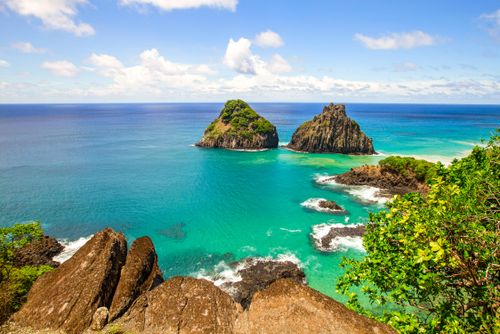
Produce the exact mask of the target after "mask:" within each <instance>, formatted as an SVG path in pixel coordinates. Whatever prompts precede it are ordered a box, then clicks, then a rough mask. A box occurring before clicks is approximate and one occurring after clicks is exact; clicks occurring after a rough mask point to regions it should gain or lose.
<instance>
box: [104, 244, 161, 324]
mask: <svg viewBox="0 0 500 334" xmlns="http://www.w3.org/2000/svg"><path fill="white" fill-rule="evenodd" d="M162 282H163V276H162V273H161V270H160V268H159V267H158V255H157V254H156V251H155V248H154V246H153V242H152V241H151V239H150V238H149V237H141V238H138V239H136V240H135V241H134V242H133V243H132V246H131V247H130V250H129V251H128V254H127V259H126V261H125V265H124V266H123V267H122V269H121V275H120V280H119V282H118V286H117V288H116V291H115V294H114V296H113V301H112V303H111V307H110V309H109V310H110V319H111V320H114V319H116V318H118V317H119V316H121V315H122V314H123V313H124V312H125V311H126V310H127V308H128V307H129V306H130V305H131V304H132V303H133V302H134V300H135V299H136V298H137V297H139V295H141V294H142V293H144V292H146V291H149V290H151V289H153V288H155V287H156V286H158V285H159V284H160V283H162Z"/></svg>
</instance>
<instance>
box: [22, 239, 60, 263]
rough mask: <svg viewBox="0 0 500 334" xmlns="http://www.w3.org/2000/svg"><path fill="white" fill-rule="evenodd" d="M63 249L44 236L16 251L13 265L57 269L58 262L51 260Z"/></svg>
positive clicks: (57, 242)
mask: <svg viewBox="0 0 500 334" xmlns="http://www.w3.org/2000/svg"><path fill="white" fill-rule="evenodd" d="M63 249H64V246H63V245H61V244H60V243H59V241H57V240H56V239H55V238H52V237H48V236H44V237H42V238H41V239H39V240H34V241H32V242H30V243H29V244H27V245H26V246H24V247H22V248H21V249H19V250H17V251H16V253H15V254H14V264H15V265H16V266H17V267H23V266H41V265H49V266H52V267H57V266H58V265H59V262H56V261H54V260H52V258H53V257H54V256H56V255H58V254H59V253H61V252H62V251H63Z"/></svg>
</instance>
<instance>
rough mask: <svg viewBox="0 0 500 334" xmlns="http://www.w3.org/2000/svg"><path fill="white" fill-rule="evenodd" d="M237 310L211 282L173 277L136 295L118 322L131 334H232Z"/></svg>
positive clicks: (234, 304) (236, 305)
mask: <svg viewBox="0 0 500 334" xmlns="http://www.w3.org/2000/svg"><path fill="white" fill-rule="evenodd" d="M240 313H241V307H240V306H239V305H238V304H237V303H236V302H234V301H233V299H232V298H231V297H230V296H229V295H227V294H226V293H225V292H223V291H221V290H220V289H218V288H217V287H216V286H214V285H213V284H212V283H211V282H209V281H206V280H203V279H195V278H191V277H174V278H171V279H169V280H168V281H166V282H164V283H162V284H161V285H160V286H158V287H157V288H156V289H154V290H151V291H149V292H146V293H145V294H143V295H142V296H141V297H139V298H138V299H137V300H136V302H135V303H134V304H133V305H132V307H131V308H130V309H129V311H127V312H126V313H125V315H124V316H123V317H122V318H121V319H120V320H119V321H118V322H117V324H118V325H119V327H120V329H122V330H123V331H125V332H131V333H149V334H156V333H158V334H160V333H233V326H234V323H235V321H236V319H237V317H238V316H239V314H240Z"/></svg>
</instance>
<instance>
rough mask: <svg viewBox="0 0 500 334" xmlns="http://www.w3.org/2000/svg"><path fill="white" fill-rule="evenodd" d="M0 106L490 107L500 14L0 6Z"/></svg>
mask: <svg viewBox="0 0 500 334" xmlns="http://www.w3.org/2000/svg"><path fill="white" fill-rule="evenodd" d="M0 31H1V32H2V33H1V34H0V103H17V102H157V101H161V102H179V101H180V102H190V101H224V100H226V99H230V98H244V99H247V100H249V101H343V102H410V103H412V102H421V103H422V102H423V103H426V102H427V103H500V2H499V1H498V0H497V1H487V0H484V1H466V0H461V1H456V0H455V1H447V0H441V1H435V0H434V1H425V0H424V1H422V0H421V1H374V0H364V1H361V0H352V1H336V0H310V1H304V0H99V1H98V0H0Z"/></svg>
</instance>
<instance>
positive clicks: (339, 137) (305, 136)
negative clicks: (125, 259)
mask: <svg viewBox="0 0 500 334" xmlns="http://www.w3.org/2000/svg"><path fill="white" fill-rule="evenodd" d="M286 147H287V148H290V149H292V150H295V151H300V152H310V153H343V154H375V149H374V148H373V143H372V140H371V139H370V138H368V137H367V136H366V135H365V133H364V132H363V131H361V128H360V126H359V124H358V123H356V122H355V121H354V120H352V119H350V118H349V117H348V116H347V114H346V112H345V105H343V104H337V105H334V104H333V103H331V104H329V105H327V106H325V107H324V108H323V112H322V113H321V114H319V115H316V116H315V117H314V118H313V119H312V120H310V121H307V122H305V123H303V124H302V125H301V126H299V127H298V128H297V130H295V132H294V134H293V135H292V140H291V141H290V143H289V144H288V145H287V146H286Z"/></svg>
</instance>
